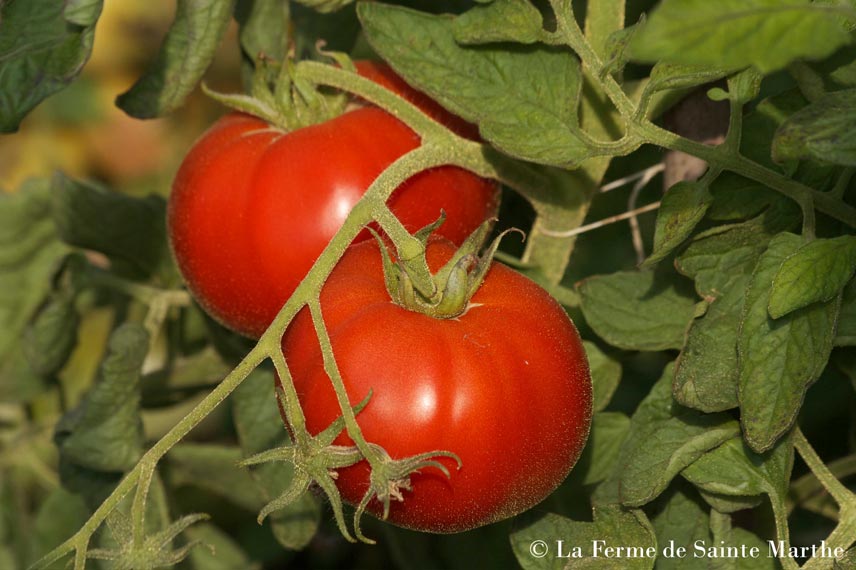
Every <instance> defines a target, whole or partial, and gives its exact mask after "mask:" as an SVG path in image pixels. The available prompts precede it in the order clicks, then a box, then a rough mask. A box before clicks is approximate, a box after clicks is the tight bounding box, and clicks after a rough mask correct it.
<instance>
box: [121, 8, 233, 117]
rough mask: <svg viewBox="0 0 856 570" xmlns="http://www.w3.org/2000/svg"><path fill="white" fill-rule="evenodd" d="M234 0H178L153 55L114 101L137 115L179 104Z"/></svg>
mask: <svg viewBox="0 0 856 570" xmlns="http://www.w3.org/2000/svg"><path fill="white" fill-rule="evenodd" d="M234 4H235V2H234V0H178V4H177V7H176V13H175V21H174V22H173V24H172V27H170V29H169V32H168V33H167V35H166V38H165V39H164V42H163V45H162V46H161V48H160V51H159V52H158V55H157V58H156V59H155V61H154V63H153V64H152V66H151V68H149V70H148V71H147V72H146V73H145V75H143V76H142V77H141V78H139V79H138V80H137V82H136V83H134V85H133V86H132V87H131V88H130V89H129V90H128V91H126V92H125V93H123V94H122V95H120V96H119V97H118V98H117V99H116V104H117V105H118V106H119V107H120V108H121V109H123V110H124V111H125V112H126V113H128V114H129V115H131V116H132V117H137V118H138V119H150V118H153V117H159V116H162V115H166V114H168V113H170V112H172V111H174V110H176V109H177V108H179V107H180V106H181V105H182V104H183V103H184V100H185V98H186V97H187V96H188V95H189V94H190V92H191V91H192V90H193V88H194V87H196V84H197V83H198V82H199V80H200V79H201V78H202V74H203V73H205V70H206V69H208V65H209V64H210V63H211V60H212V59H213V58H214V52H215V50H216V49H217V46H218V45H219V44H220V40H221V39H222V38H223V34H224V33H225V32H226V28H227V26H228V25H229V21H230V20H231V17H232V8H233V6H234Z"/></svg>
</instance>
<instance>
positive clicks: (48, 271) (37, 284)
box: [0, 180, 68, 401]
mask: <svg viewBox="0 0 856 570" xmlns="http://www.w3.org/2000/svg"><path fill="white" fill-rule="evenodd" d="M67 253H68V248H67V247H66V246H64V245H63V244H62V243H60V242H59V240H58V239H57V235H56V229H55V228H54V225H53V222H52V221H51V219H50V191H49V187H48V184H47V182H46V181H35V180H33V181H29V182H27V183H25V184H24V185H23V186H22V187H21V189H20V190H18V191H17V192H15V193H12V194H2V195H0V400H4V401H26V400H28V399H29V398H31V397H32V396H34V395H35V394H36V393H38V391H39V389H40V386H41V384H40V381H39V379H38V378H37V374H36V373H35V371H33V370H32V368H31V367H30V366H29V364H28V362H27V360H26V359H25V358H24V355H23V351H22V350H21V345H20V341H21V337H22V336H23V334H24V330H25V329H26V327H27V326H28V324H29V323H30V322H31V320H32V318H33V316H34V314H35V313H36V311H37V310H38V309H39V307H40V306H41V305H42V303H43V302H44V300H45V298H46V297H47V296H48V294H49V292H50V289H51V282H52V280H53V276H54V274H55V273H56V271H57V269H58V268H59V267H60V263H61V260H62V258H63V257H64V256H65V255H66V254H67Z"/></svg>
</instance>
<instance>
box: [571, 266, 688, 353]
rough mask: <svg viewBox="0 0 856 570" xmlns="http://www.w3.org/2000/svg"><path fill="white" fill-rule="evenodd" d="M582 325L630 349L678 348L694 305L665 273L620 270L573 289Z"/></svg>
mask: <svg viewBox="0 0 856 570" xmlns="http://www.w3.org/2000/svg"><path fill="white" fill-rule="evenodd" d="M577 288H578V290H579V293H580V307H581V308H582V311H583V315H585V318H586V322H587V323H588V324H589V325H590V326H591V327H592V328H593V329H594V331H595V332H596V333H597V334H598V336H599V337H601V338H602V339H604V340H605V341H606V342H608V343H609V344H611V345H613V346H617V347H619V348H624V349H628V350H666V349H669V348H680V347H681V346H682V345H683V343H684V331H685V330H686V328H687V325H688V324H689V322H690V321H691V320H692V318H693V314H694V311H695V301H694V300H693V299H692V298H690V297H688V296H686V295H684V294H683V292H682V291H679V290H678V288H676V286H675V283H674V282H673V281H672V278H671V277H670V276H668V275H667V274H665V273H663V272H654V271H621V272H618V273H613V274H611V275H598V276H595V277H590V278H588V279H586V280H585V281H582V282H581V283H579V284H578V285H577Z"/></svg>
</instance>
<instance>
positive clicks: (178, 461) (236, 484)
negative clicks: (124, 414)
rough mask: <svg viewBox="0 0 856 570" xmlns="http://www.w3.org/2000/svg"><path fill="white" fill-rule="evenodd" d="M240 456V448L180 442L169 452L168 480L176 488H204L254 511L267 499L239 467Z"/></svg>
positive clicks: (167, 460) (167, 462)
mask: <svg viewBox="0 0 856 570" xmlns="http://www.w3.org/2000/svg"><path fill="white" fill-rule="evenodd" d="M241 459H243V457H242V455H241V450H240V449H238V448H237V447H227V446H224V445H218V444H213V443H210V444H201V443H179V444H177V445H176V446H175V447H173V448H172V449H171V450H170V451H169V453H167V455H166V465H167V466H168V467H169V482H170V483H171V484H172V486H174V487H180V486H182V485H191V486H194V487H198V488H200V489H205V490H206V491H209V492H211V493H214V494H216V495H219V496H220V497H223V498H224V499H226V500H228V501H230V502H231V503H233V504H235V505H238V506H240V507H243V508H245V509H247V510H248V511H251V512H255V511H258V510H259V509H261V508H262V507H263V506H264V501H263V500H262V497H261V496H259V493H258V492H257V491H256V487H255V485H254V484H253V480H252V478H251V477H250V475H249V473H248V472H247V471H246V470H245V469H242V468H241V467H239V466H238V462H240V461H241Z"/></svg>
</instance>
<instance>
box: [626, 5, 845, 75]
mask: <svg viewBox="0 0 856 570" xmlns="http://www.w3.org/2000/svg"><path fill="white" fill-rule="evenodd" d="M782 38H787V41H782ZM848 40H849V37H848V34H847V30H846V28H845V27H844V26H843V25H842V24H841V22H840V20H839V17H838V15H837V14H836V13H835V12H834V11H832V10H829V9H828V8H826V7H822V6H818V5H814V4H812V2H810V0H787V1H782V0H717V1H716V2H710V1H709V0H665V1H664V2H663V3H662V4H661V5H660V6H659V8H657V9H656V10H654V12H653V13H652V14H651V16H650V18H649V19H648V21H647V22H646V24H645V25H644V26H643V28H642V29H641V30H640V31H639V33H638V34H636V37H635V38H634V39H633V43H632V46H631V47H632V53H633V55H634V57H636V58H637V59H639V60H642V61H659V60H664V61H669V62H675V63H682V64H686V65H709V66H720V67H728V68H741V67H748V66H750V65H752V66H755V67H756V68H757V69H758V70H759V71H761V72H763V73H769V72H771V71H775V70H777V69H781V68H783V67H785V66H786V65H787V64H789V63H790V62H792V61H794V60H796V59H820V58H823V57H826V56H827V55H829V54H831V53H832V52H834V51H835V50H836V49H838V48H839V47H840V46H842V45H844V44H846V43H847V42H848Z"/></svg>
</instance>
